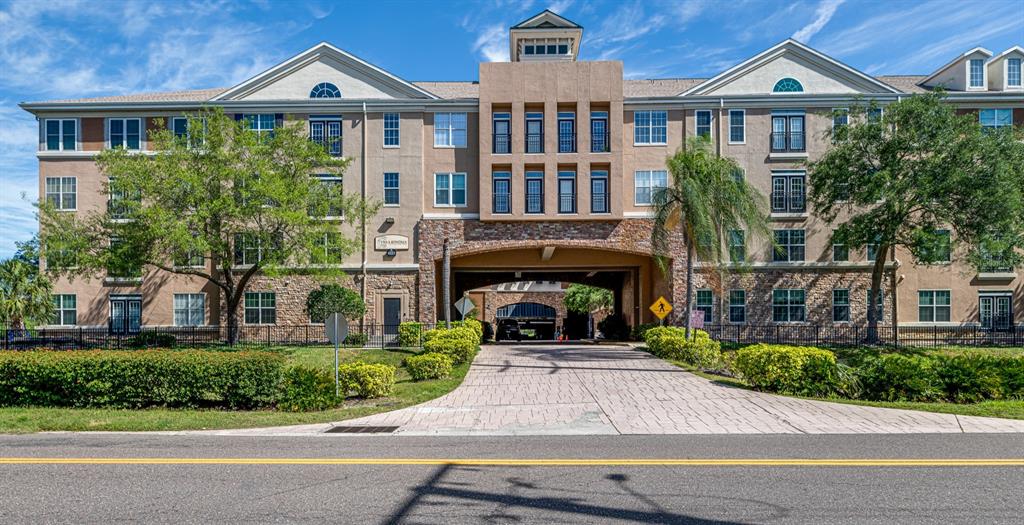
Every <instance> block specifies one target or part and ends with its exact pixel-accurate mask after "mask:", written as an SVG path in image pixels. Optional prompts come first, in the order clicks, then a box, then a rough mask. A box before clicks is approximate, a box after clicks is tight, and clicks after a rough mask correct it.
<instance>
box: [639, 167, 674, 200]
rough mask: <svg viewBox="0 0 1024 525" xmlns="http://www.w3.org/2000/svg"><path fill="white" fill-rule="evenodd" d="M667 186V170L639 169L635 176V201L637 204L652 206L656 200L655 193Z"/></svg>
mask: <svg viewBox="0 0 1024 525" xmlns="http://www.w3.org/2000/svg"><path fill="white" fill-rule="evenodd" d="M667 186H668V172H667V171H665V170H654V171H637V172H636V173H634V178H633V191H634V196H633V203H634V204H636V205H637V206H650V205H651V204H652V203H653V202H654V194H655V193H656V192H657V191H658V189H660V188H665V187H667Z"/></svg>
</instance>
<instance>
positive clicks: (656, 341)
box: [644, 326, 686, 355]
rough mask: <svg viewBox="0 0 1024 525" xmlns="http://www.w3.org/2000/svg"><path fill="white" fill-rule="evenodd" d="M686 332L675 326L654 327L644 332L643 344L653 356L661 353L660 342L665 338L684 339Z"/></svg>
mask: <svg viewBox="0 0 1024 525" xmlns="http://www.w3.org/2000/svg"><path fill="white" fill-rule="evenodd" d="M685 336H686V331H685V330H684V329H682V328H677V327H675V326H655V327H653V328H648V329H647V330H646V331H644V342H645V343H646V344H647V349H648V350H650V351H651V353H652V354H654V355H659V354H660V353H661V351H662V350H661V340H662V339H663V338H665V337H685Z"/></svg>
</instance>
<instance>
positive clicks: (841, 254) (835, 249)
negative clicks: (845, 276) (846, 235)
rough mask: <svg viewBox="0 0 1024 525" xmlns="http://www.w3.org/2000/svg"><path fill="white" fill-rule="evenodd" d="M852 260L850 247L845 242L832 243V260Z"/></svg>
mask: <svg viewBox="0 0 1024 525" xmlns="http://www.w3.org/2000/svg"><path fill="white" fill-rule="evenodd" d="M849 260H850V247H849V246H847V245H845V244H833V245H832V262H848V261H849Z"/></svg>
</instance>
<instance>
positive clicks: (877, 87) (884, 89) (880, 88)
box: [679, 38, 899, 96]
mask: <svg viewBox="0 0 1024 525" xmlns="http://www.w3.org/2000/svg"><path fill="white" fill-rule="evenodd" d="M780 58H790V59H795V60H796V61H798V62H800V63H803V64H807V66H808V67H810V68H813V69H814V70H816V71H818V72H820V74H821V75H823V76H825V77H828V78H831V79H834V80H836V81H837V82H840V83H842V84H845V85H847V86H851V87H853V88H855V89H857V90H859V91H861V92H863V93H899V90H897V89H896V88H894V87H892V86H890V85H888V84H886V83H885V82H881V81H879V80H878V79H876V78H874V77H872V76H870V75H868V74H866V73H863V72H861V71H858V70H857V69H854V68H852V67H850V66H848V65H846V64H844V63H842V62H840V61H838V60H836V59H834V58H832V57H830V56H828V55H826V54H824V53H821V52H820V51H817V50H815V49H812V48H810V47H808V46H806V45H804V44H802V43H800V42H797V41H796V40H793V39H792V38H789V39H786V40H784V41H782V42H779V43H778V44H776V45H774V46H772V47H770V48H768V49H766V50H765V51H762V52H761V53H759V54H757V55H755V56H753V57H751V58H749V59H747V60H745V61H744V62H741V63H740V64H738V65H736V66H733V67H732V68H730V69H728V70H726V71H724V72H723V73H720V74H719V75H717V76H714V77H712V78H710V79H708V80H707V81H705V82H703V83H701V84H699V85H697V86H694V87H692V88H690V89H688V90H686V91H683V92H682V93H679V95H680V96H687V95H689V96H700V95H709V94H713V93H714V92H715V91H717V90H720V89H722V88H724V87H726V86H728V85H729V84H732V83H733V82H735V81H737V80H738V79H741V78H743V77H745V76H746V75H748V74H750V73H752V72H754V71H756V70H758V69H760V68H762V67H764V66H766V65H768V64H771V63H772V62H774V61H776V60H778V59H780ZM772 82H774V80H772ZM751 94H755V93H751ZM757 94H761V93H757Z"/></svg>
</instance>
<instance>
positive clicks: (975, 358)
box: [860, 352, 1024, 403]
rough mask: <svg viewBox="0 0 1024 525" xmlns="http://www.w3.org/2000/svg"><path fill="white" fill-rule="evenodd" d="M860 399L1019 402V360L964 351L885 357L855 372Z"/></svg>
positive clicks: (1023, 367)
mask: <svg viewBox="0 0 1024 525" xmlns="http://www.w3.org/2000/svg"><path fill="white" fill-rule="evenodd" d="M860 378H861V384H862V385H863V387H864V397H866V398H868V399H873V400H879V401H936V400H945V401H951V402H954V403H977V402H979V401H985V400H989V399H1021V398H1024V357H1013V356H994V355H989V354H982V353H978V352H969V353H966V354H959V355H954V356H939V357H925V356H915V355H901V354H885V355H881V356H878V357H874V358H869V359H866V360H865V361H864V363H863V365H862V366H861V368H860Z"/></svg>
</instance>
